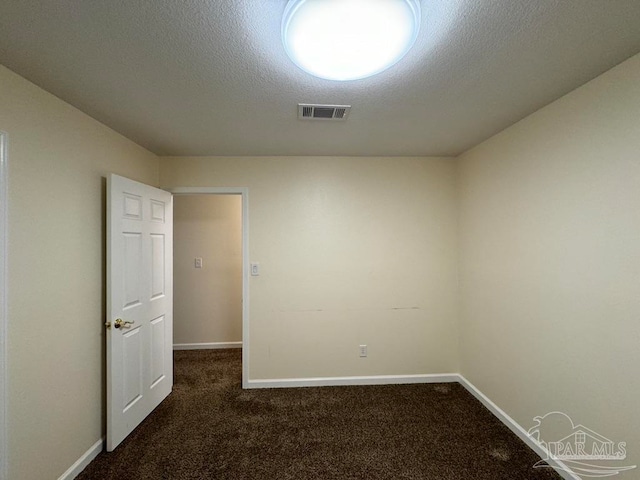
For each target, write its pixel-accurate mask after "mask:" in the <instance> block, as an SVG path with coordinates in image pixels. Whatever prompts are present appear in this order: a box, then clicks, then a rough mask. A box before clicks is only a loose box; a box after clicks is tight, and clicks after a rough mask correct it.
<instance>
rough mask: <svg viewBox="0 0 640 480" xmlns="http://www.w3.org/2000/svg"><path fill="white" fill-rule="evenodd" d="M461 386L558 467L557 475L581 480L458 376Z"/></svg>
mask: <svg viewBox="0 0 640 480" xmlns="http://www.w3.org/2000/svg"><path fill="white" fill-rule="evenodd" d="M458 377H459V381H460V384H461V385H462V386H463V387H464V388H466V389H467V391H468V392H469V393H471V395H473V396H474V397H476V398H477V399H478V400H479V401H480V403H482V404H483V405H484V406H485V407H486V408H487V409H488V410H489V411H490V412H491V413H493V415H494V416H496V417H497V418H498V420H500V421H501V422H502V423H504V424H505V425H506V426H507V428H508V429H509V430H511V431H512V432H513V433H515V434H516V436H517V437H518V438H520V440H522V441H523V442H524V443H526V444H527V446H528V447H529V448H531V449H532V450H533V451H534V452H536V453H537V454H538V455H540V458H542V459H545V461H546V462H547V463H548V464H549V465H551V466H553V467H558V468H557V469H556V471H557V473H558V474H560V476H561V477H562V478H564V479H566V480H580V477H578V476H576V475H574V474H572V473H571V472H569V471H567V466H566V465H565V464H564V463H562V462H561V461H560V460H554V459H552V458H551V457H550V455H549V452H548V451H547V449H546V448H545V447H543V446H542V445H540V443H538V441H537V440H536V439H535V438H532V437H530V436H529V434H528V433H527V431H526V430H525V429H524V428H522V426H521V425H520V424H519V423H518V422H516V421H515V420H514V419H513V418H511V417H510V416H509V415H507V414H506V413H505V411H504V410H502V409H501V408H500V407H498V406H497V405H496V404H495V403H493V402H492V401H491V400H490V399H489V397H487V396H486V395H485V394H484V393H482V392H481V391H480V390H478V388H477V387H476V386H475V385H473V384H472V383H471V382H470V381H469V380H467V379H466V378H464V377H463V376H462V375H458Z"/></svg>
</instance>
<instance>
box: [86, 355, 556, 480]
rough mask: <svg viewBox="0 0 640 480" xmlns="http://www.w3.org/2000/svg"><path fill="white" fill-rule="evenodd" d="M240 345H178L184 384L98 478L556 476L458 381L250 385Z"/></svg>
mask: <svg viewBox="0 0 640 480" xmlns="http://www.w3.org/2000/svg"><path fill="white" fill-rule="evenodd" d="M240 379H241V352H240V350H218V351H216V350H208V351H207V350H202V351H181V352H175V386H174V391H173V393H172V394H171V395H170V396H169V397H168V398H167V400H165V401H164V402H163V403H162V404H161V405H160V406H159V407H158V408H157V409H156V410H155V411H154V412H153V413H152V414H151V415H150V416H149V417H148V418H147V419H146V420H145V421H144V422H143V423H142V424H141V425H140V426H139V427H138V428H137V429H136V430H135V431H134V432H133V433H132V434H131V435H130V436H129V438H127V439H126V440H125V441H124V442H123V443H122V444H121V445H120V446H119V447H118V448H117V449H116V451H115V452H112V453H102V454H100V455H99V456H98V457H97V458H96V459H95V460H94V461H93V462H92V463H91V464H90V465H89V466H88V467H87V468H86V469H85V470H84V471H83V472H82V473H81V474H80V476H79V477H78V479H79V480H89V479H92V480H93V479H101V480H106V479H127V480H135V479H149V480H151V479H153V480H158V479H167V480H168V479H179V480H183V479H225V480H226V479H229V480H230V479H234V480H235V479H247V480H249V479H251V480H274V479H284V480H286V479H297V480H315V479H317V480H332V479H335V480H338V479H340V480H345V479H359V480H360V479H362V480H365V479H366V480H378V479H380V480H382V479H385V480H386V479H388V480H391V479H393V480H398V479H445V480H446V479H491V480H499V479H504V480H517V479H531V480H538V479H559V478H560V477H559V476H557V475H556V474H555V473H554V472H552V471H550V470H549V469H543V470H540V469H532V468H531V467H532V466H533V465H534V464H535V463H536V462H537V461H538V460H539V457H537V456H536V455H535V453H533V452H532V451H531V450H530V449H529V448H528V447H527V446H526V445H525V444H524V443H522V442H521V441H520V440H519V439H518V438H517V437H516V436H515V435H513V434H512V433H511V432H510V431H509V430H508V429H507V428H506V427H505V426H504V425H502V424H501V423H500V422H499V421H498V420H497V419H496V418H495V417H494V416H493V415H492V414H491V413H490V412H489V411H488V410H486V409H485V408H484V407H483V406H482V405H481V404H480V403H479V402H478V401H477V400H476V399H475V398H473V397H472V396H471V395H470V394H469V393H468V392H467V391H466V390H465V389H464V388H463V387H462V386H461V385H459V384H457V383H456V384H426V385H388V386H362V387H323V388H297V389H270V390H249V391H247V390H242V389H241V381H240Z"/></svg>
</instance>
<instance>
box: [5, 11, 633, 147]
mask: <svg viewBox="0 0 640 480" xmlns="http://www.w3.org/2000/svg"><path fill="white" fill-rule="evenodd" d="M372 1H375V0H372ZM285 4H286V0H180V1H176V0H130V1H124V0H82V1H78V0H47V1H43V0H2V2H0V63H2V64H4V65H6V66H7V67H8V68H10V69H12V70H14V71H15V72H17V73H19V74H20V75H22V76H24V77H25V78H27V79H28V80H30V81H32V82H34V83H35V84H37V85H40V86H41V87H43V88H44V89H45V90H48V91H49V92H51V93H53V94H55V95H57V96H58V97H60V98H62V99H63V100H65V101H67V102H69V103H71V104H72V105H75V106H76V107H78V108H79V109H80V110H82V111H84V112H86V113H87V114H89V115H91V116H92V117H94V118H96V119H98V120H100V121H101V122H103V123H105V124H106V125H108V126H110V127H111V128H113V129H114V130H116V131H118V132H120V133H122V134H123V135H125V136H127V137H128V138H130V139H132V140H134V141H135V142H137V143H139V144H141V145H143V146H145V147H147V148H148V149H150V150H151V151H153V152H155V153H157V154H160V155H456V154H458V153H460V152H462V151H464V150H466V149H468V148H470V147H471V146H473V145H476V144H477V143H479V142H480V141H482V140H484V139H486V138H488V137H489V136H491V135H493V134H495V133H497V132H499V131H500V130H502V129H503V128H505V127H507V126H509V125H511V124H513V123H514V122H516V121H518V120H519V119H521V118H523V117H524V116H526V115H528V114H530V113H531V112H533V111H535V110H537V109H538V108H540V107H542V106H543V105H545V104H547V103H550V102H551V101H553V100H555V99H556V98H558V97H560V96H562V95H563V94H565V93H567V92H569V91H570V90H572V89H574V88H576V87H578V86H579V85H582V84H583V83H585V82H586V81H588V80H590V79H592V78H594V77H596V76H597V75H599V74H600V73H602V72H604V71H606V70H607V69H609V68H611V67H612V66H614V65H616V64H617V63H620V62H621V61H623V60H625V59H626V58H628V57H630V56H632V55H634V54H635V53H637V52H639V51H640V1H639V0H422V14H423V18H422V30H421V33H420V36H419V38H418V40H417V42H416V45H415V46H414V48H413V49H412V50H411V51H410V52H409V54H408V55H407V56H406V57H405V58H404V59H403V60H401V61H400V62H399V63H398V64H396V65H395V66H394V67H393V68H392V69H390V70H387V71H386V72H383V73H381V74H379V75H377V76H374V77H371V78H368V79H364V80H358V81H353V82H334V81H329V80H322V79H318V78H315V77H312V76H310V75H308V74H306V73H304V72H303V71H301V70H300V69H298V68H297V67H296V66H294V65H293V64H292V63H291V61H290V60H289V59H288V57H287V56H286V54H285V52H284V49H283V47H282V44H281V41H280V21H281V15H282V12H283V10H284V7H285ZM339 21H342V22H344V24H345V28H348V25H349V22H350V21H357V19H339ZM639 81H640V79H639ZM298 102H302V103H332V104H349V105H352V106H353V109H352V111H351V114H350V116H349V118H348V120H347V121H345V122H335V123H333V122H308V121H300V120H298V119H297V116H296V114H297V103H298Z"/></svg>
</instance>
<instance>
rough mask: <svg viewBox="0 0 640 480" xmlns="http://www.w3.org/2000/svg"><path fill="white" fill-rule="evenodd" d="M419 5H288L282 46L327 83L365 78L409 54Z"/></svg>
mask: <svg viewBox="0 0 640 480" xmlns="http://www.w3.org/2000/svg"><path fill="white" fill-rule="evenodd" d="M419 30H420V3H419V0H289V3H288V4H287V6H286V8H285V11H284V17H283V19H282V41H283V43H284V46H285V49H286V51H287V54H288V55H289V57H290V58H291V60H293V62H294V63H295V64H296V65H298V66H299V67H300V68H302V69H303V70H305V71H306V72H308V73H310V74H311V75H315V76H316V77H320V78H326V79H329V80H357V79H360V78H366V77H370V76H371V75H375V74H376V73H380V72H382V71H383V70H386V69H387V68H389V67H391V66H392V65H394V64H395V63H396V62H398V60H400V59H401V58H402V57H404V55H405V54H406V53H407V52H408V51H409V49H410V48H411V46H412V45H413V43H414V42H415V40H416V37H417V36H418V31H419Z"/></svg>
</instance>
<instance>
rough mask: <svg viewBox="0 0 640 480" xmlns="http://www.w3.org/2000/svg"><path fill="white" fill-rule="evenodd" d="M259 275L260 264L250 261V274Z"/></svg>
mask: <svg viewBox="0 0 640 480" xmlns="http://www.w3.org/2000/svg"><path fill="white" fill-rule="evenodd" d="M259 275H260V264H259V263H252V264H251V276H252V277H257V276H259Z"/></svg>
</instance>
